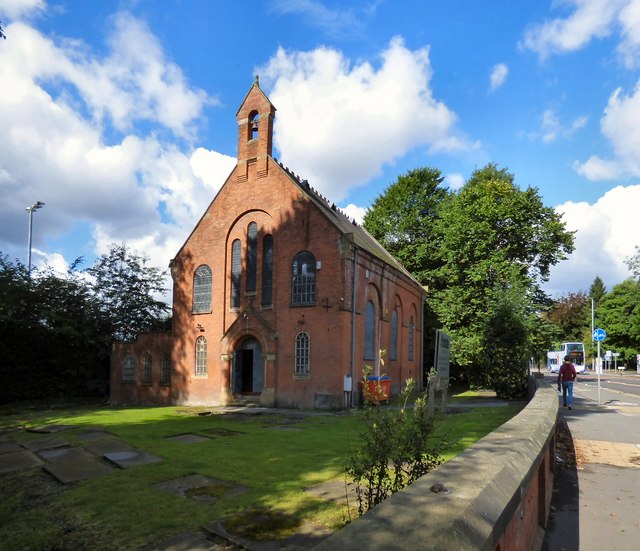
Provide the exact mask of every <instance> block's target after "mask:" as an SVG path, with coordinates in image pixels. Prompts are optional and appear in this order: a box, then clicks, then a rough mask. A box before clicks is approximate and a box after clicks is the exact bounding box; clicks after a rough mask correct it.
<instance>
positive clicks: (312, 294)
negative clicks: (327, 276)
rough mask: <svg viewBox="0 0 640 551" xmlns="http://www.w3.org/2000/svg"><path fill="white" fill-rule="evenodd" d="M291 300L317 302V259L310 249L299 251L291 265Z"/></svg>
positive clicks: (295, 302) (304, 302) (293, 301)
mask: <svg viewBox="0 0 640 551" xmlns="http://www.w3.org/2000/svg"><path fill="white" fill-rule="evenodd" d="M291 302H292V303H293V304H315V302H316V259H315V258H314V256H313V255H312V254H311V253H310V252H309V251H302V252H300V253H298V254H297V255H296V256H295V258H294V259H293V265H292V266H291Z"/></svg>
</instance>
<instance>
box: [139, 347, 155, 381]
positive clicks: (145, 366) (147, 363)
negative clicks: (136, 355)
mask: <svg viewBox="0 0 640 551" xmlns="http://www.w3.org/2000/svg"><path fill="white" fill-rule="evenodd" d="M152 365H153V359H152V358H151V354H145V356H144V358H143V359H142V384H143V385H150V384H151V366H152Z"/></svg>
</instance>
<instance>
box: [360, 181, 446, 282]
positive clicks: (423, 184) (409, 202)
mask: <svg viewBox="0 0 640 551" xmlns="http://www.w3.org/2000/svg"><path fill="white" fill-rule="evenodd" d="M443 180H444V178H443V177H442V175H441V173H440V171H439V170H436V169H434V168H418V169H415V170H411V171H409V172H408V173H407V174H404V175H402V176H399V177H398V179H397V180H396V181H395V182H394V183H393V184H391V185H390V186H389V187H387V188H386V189H385V190H384V192H383V193H382V194H381V195H379V196H378V197H377V198H376V200H375V201H374V202H373V205H372V206H371V208H370V209H369V210H368V212H367V214H365V216H364V223H363V225H364V227H365V228H366V229H367V231H368V232H369V233H370V234H371V235H373V237H375V238H376V239H377V240H378V241H379V242H380V243H381V244H382V245H384V247H385V248H386V249H387V250H388V251H389V252H390V253H391V254H392V255H393V256H394V257H395V258H397V259H398V260H399V261H400V262H401V263H402V265H403V266H404V267H405V268H407V269H408V270H409V271H410V272H411V273H412V274H413V276H414V277H415V278H416V279H417V280H418V281H419V282H420V283H422V284H423V285H430V284H432V283H433V281H432V274H433V271H434V269H435V268H436V266H437V255H436V250H437V248H438V239H437V235H436V234H434V223H435V220H436V218H437V215H438V208H439V205H440V203H441V202H442V201H443V200H444V199H446V198H447V197H448V195H449V192H448V191H447V190H446V189H444V188H442V187H441V184H442V181H443Z"/></svg>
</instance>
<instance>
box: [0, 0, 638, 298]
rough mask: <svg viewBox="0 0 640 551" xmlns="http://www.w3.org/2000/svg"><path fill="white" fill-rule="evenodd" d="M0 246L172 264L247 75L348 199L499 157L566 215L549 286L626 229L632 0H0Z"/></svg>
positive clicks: (352, 206) (584, 274)
mask: <svg viewBox="0 0 640 551" xmlns="http://www.w3.org/2000/svg"><path fill="white" fill-rule="evenodd" d="M0 21H2V23H1V25H2V28H3V29H4V33H5V35H6V40H0V121H1V125H0V129H1V132H2V134H1V136H0V193H1V198H0V251H1V252H2V253H4V254H8V255H9V256H10V257H11V258H19V259H20V260H21V261H22V262H25V263H26V253H27V234H28V219H29V215H28V213H27V212H25V208H26V207H29V206H30V205H32V204H33V203H35V202H36V201H42V202H44V203H45V204H46V205H45V207H44V208H42V209H41V210H38V211H37V212H35V214H34V215H33V261H34V263H36V264H39V263H41V262H44V261H47V262H48V263H49V264H51V265H53V266H54V267H56V268H58V269H64V268H65V266H67V265H68V264H69V263H71V262H72V261H73V260H75V259H76V258H77V257H80V256H83V257H84V258H85V259H86V264H87V265H90V264H91V263H92V262H93V260H94V259H95V257H96V256H97V255H99V254H102V253H103V252H105V251H106V250H108V248H109V245H110V244H112V243H122V242H126V243H127V244H128V245H129V246H130V247H132V248H133V249H135V250H137V251H140V252H143V253H145V254H148V255H149V256H150V258H151V262H152V264H154V265H157V266H161V267H165V266H167V264H168V262H169V260H170V259H171V258H172V257H173V256H174V255H175V253H176V252H177V251H178V249H179V248H180V246H181V245H182V243H183V242H184V240H185V239H186V237H187V236H188V234H189V232H190V231H191V229H192V228H193V226H194V225H195V223H196V222H197V221H198V220H199V218H200V216H201V215H202V213H203V212H204V210H205V208H206V207H207V205H208V204H209V202H210V201H211V200H212V199H213V197H214V196H215V193H216V191H217V190H218V189H219V187H220V186H221V185H222V183H223V182H224V180H225V178H226V176H227V175H228V174H229V172H230V171H231V169H232V168H233V166H234V164H235V154H236V139H237V134H236V132H237V131H236V121H235V113H236V110H237V108H238V106H239V105H240V103H241V102H242V100H243V98H244V96H245V94H246V92H247V90H248V89H249V87H250V86H251V84H252V82H253V80H254V78H255V75H256V74H258V75H260V83H261V87H262V88H263V89H264V90H265V91H266V93H267V94H268V95H269V96H270V98H271V100H272V102H273V103H274V105H275V106H276V108H277V109H278V111H277V116H276V123H275V151H274V153H275V156H276V157H278V158H279V159H280V160H281V161H282V162H283V163H284V164H285V165H287V166H288V167H290V168H291V169H292V170H293V171H294V172H295V173H296V174H300V175H301V176H302V177H303V178H306V179H308V180H309V182H310V183H311V185H312V186H313V187H315V188H316V189H318V190H319V191H320V192H321V193H322V194H323V195H325V196H327V197H328V198H330V199H331V200H332V201H335V202H336V204H338V205H339V206H341V207H342V208H343V209H344V210H346V211H347V212H348V213H350V214H351V216H353V217H355V218H356V219H358V220H359V219H361V218H362V215H363V213H364V212H365V211H366V209H367V207H368V206H370V205H371V203H372V202H373V200H374V199H375V198H376V197H377V196H378V195H379V194H380V193H382V192H383V191H384V189H385V187H386V186H387V185H389V184H390V183H391V182H393V181H394V180H395V179H396V177H397V176H398V175H399V174H402V173H404V172H406V171H408V170H410V169H411V168H415V167H419V166H431V167H435V168H438V169H439V170H440V171H441V172H442V173H443V174H445V175H446V177H447V180H446V181H447V184H448V185H449V186H450V187H451V188H452V189H459V188H460V186H462V185H463V184H464V181H465V180H466V179H467V178H468V177H469V176H470V175H471V173H472V172H473V170H474V169H475V168H480V167H482V166H484V165H486V164H487V163H489V162H495V163H497V164H498V166H499V167H500V168H507V169H508V170H509V171H510V172H512V173H513V174H514V175H515V179H516V182H517V183H518V185H520V187H522V188H525V187H528V186H532V187H536V188H538V189H539V191H540V194H541V195H542V197H543V199H544V202H545V204H546V205H548V206H552V207H555V208H556V209H557V210H558V211H559V212H562V213H563V214H564V220H565V221H566V223H567V227H568V228H569V229H571V230H574V231H576V232H577V233H576V245H577V247H576V251H575V253H574V254H573V255H572V257H571V258H570V259H569V260H567V261H564V262H563V263H561V264H560V265H558V266H557V267H556V268H554V270H553V272H552V276H551V279H550V281H549V284H548V286H547V290H548V291H549V292H550V293H551V294H553V295H557V294H560V293H566V292H570V291H578V290H586V289H588V287H589V285H590V284H591V282H592V281H593V279H594V277H595V276H596V275H599V276H600V277H601V278H602V279H603V280H604V282H605V284H606V285H607V287H608V288H611V287H612V286H613V285H615V284H616V283H618V282H620V281H622V280H623V279H624V278H626V277H628V276H629V275H630V273H629V272H628V270H627V268H626V266H625V264H624V259H625V258H626V257H628V256H629V255H631V254H632V253H633V251H634V247H635V246H636V245H640V216H638V211H639V210H640V154H639V153H638V152H640V71H639V69H640V0H518V1H517V2H514V1H513V0H484V1H482V2H478V1H477V0H458V1H456V2H452V1H449V0H424V1H422V0H412V1H409V0H370V1H357V0H354V1H351V2H343V1H341V0H270V1H258V0H216V1H210V0H101V1H99V2H98V1H86V0H57V1H56V0H49V1H48V0H0Z"/></svg>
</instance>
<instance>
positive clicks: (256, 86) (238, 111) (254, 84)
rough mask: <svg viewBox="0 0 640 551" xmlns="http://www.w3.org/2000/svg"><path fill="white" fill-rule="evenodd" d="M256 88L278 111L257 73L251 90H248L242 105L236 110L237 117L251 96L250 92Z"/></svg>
mask: <svg viewBox="0 0 640 551" xmlns="http://www.w3.org/2000/svg"><path fill="white" fill-rule="evenodd" d="M254 88H255V89H256V90H257V91H258V92H259V93H260V95H261V96H262V97H263V98H264V99H265V100H266V101H267V103H268V104H269V106H270V107H271V108H272V109H273V110H274V111H277V109H276V108H275V106H274V105H273V103H271V100H270V99H269V98H268V96H267V94H265V93H264V92H263V90H262V88H260V80H259V79H258V75H256V80H255V81H254V83H253V84H252V85H251V88H249V90H248V91H247V93H246V94H245V96H244V99H243V100H242V102H241V103H240V107H238V110H237V111H236V117H237V116H238V113H240V111H241V110H242V107H243V106H244V104H245V102H246V101H247V98H248V97H249V94H251V90H253V89H254Z"/></svg>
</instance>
